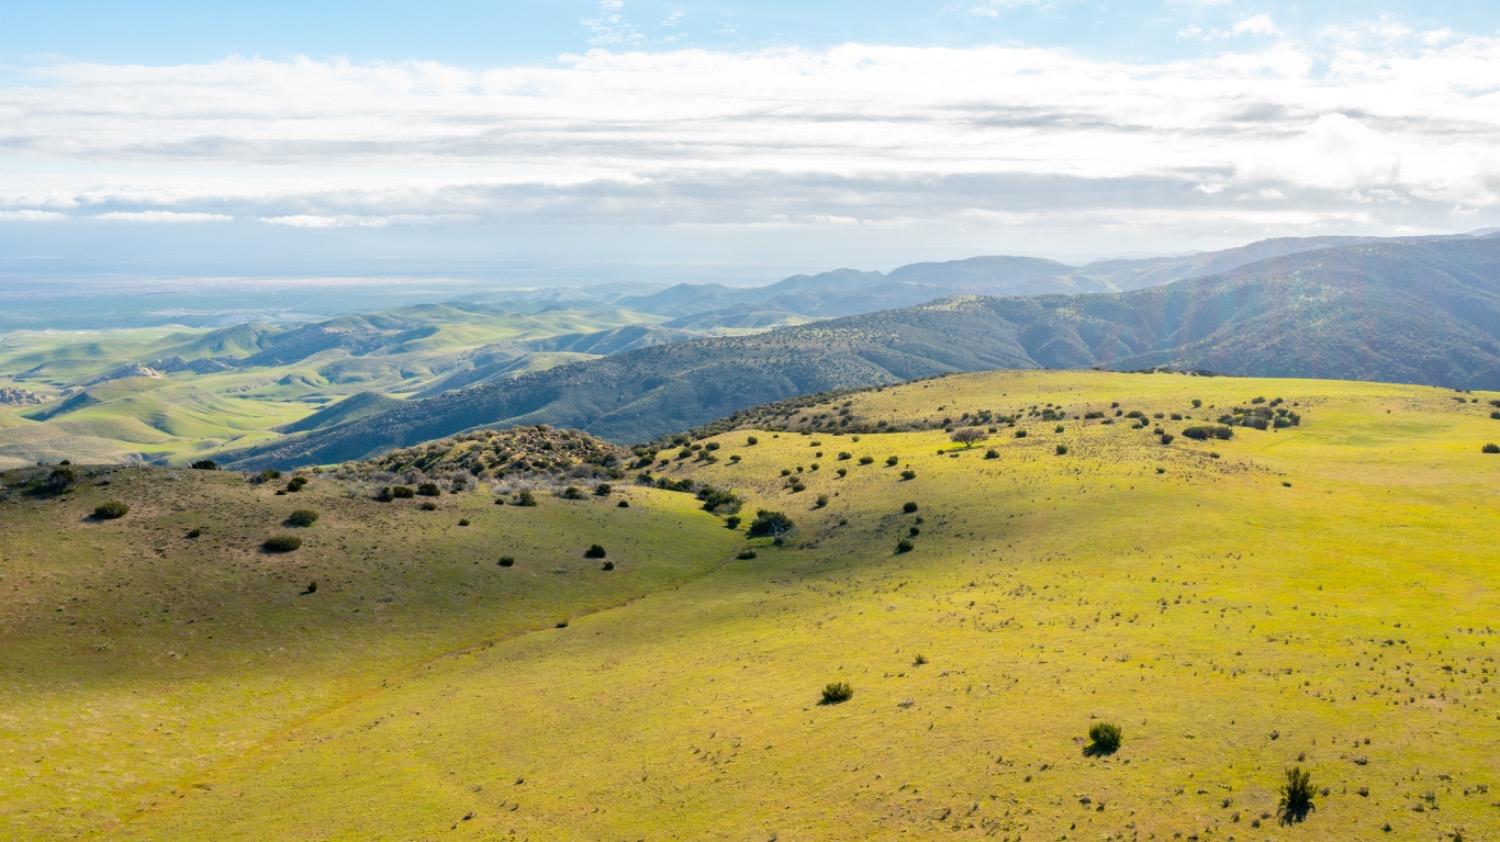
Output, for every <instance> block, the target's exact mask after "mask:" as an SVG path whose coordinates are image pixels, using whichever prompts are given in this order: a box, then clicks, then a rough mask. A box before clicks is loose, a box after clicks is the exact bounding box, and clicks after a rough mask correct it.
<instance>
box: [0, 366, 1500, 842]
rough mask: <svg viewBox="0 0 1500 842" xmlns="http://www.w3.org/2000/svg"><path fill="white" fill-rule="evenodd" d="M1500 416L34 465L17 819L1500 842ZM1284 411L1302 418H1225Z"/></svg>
mask: <svg viewBox="0 0 1500 842" xmlns="http://www.w3.org/2000/svg"><path fill="white" fill-rule="evenodd" d="M1497 399H1500V394H1491V393H1473V394H1469V393H1458V392H1453V391H1448V390H1440V389H1432V388H1426V387H1414V386H1400V385H1387V384H1374V383H1353V382H1332V381H1312V380H1264V379H1242V378H1227V377H1197V376H1188V375H1181V374H1116V373H1102V372H1045V373H1044V372H995V373H983V374H967V375H956V376H951V377H945V378H940V379H935V380H928V381H922V382H916V383H910V384H906V385H903V386H897V387H888V388H885V389H882V390H874V391H866V392H859V393H853V394H849V395H842V396H836V397H832V398H828V399H827V400H824V401H821V402H808V401H804V402H801V405H789V406H788V407H787V408H785V409H782V410H767V411H763V412H761V413H759V414H755V415H754V416H753V418H752V419H751V422H753V423H754V424H755V426H754V427H753V428H736V429H727V428H725V427H719V428H716V429H718V430H719V432H716V433H715V434H714V435H712V436H709V437H707V438H701V439H693V440H690V441H688V440H684V441H679V442H678V443H676V444H673V445H670V446H664V447H663V448H662V449H660V450H659V452H655V453H650V454H647V455H646V456H645V457H644V459H643V461H642V462H636V463H633V464H636V465H638V466H639V467H637V468H635V469H632V470H630V471H629V472H628V475H626V476H624V477H621V478H617V479H615V480H613V481H612V488H611V489H609V491H608V493H605V494H598V495H596V494H594V493H592V490H591V487H590V489H589V492H590V493H587V494H585V495H584V496H583V499H576V500H567V499H562V498H561V497H560V496H559V495H558V494H557V493H555V492H556V489H555V488H552V487H551V486H548V487H546V488H539V489H538V490H537V493H536V496H537V498H538V500H539V505H537V506H535V507H522V506H515V505H500V506H497V505H494V504H493V498H494V497H495V496H496V495H497V493H499V491H498V490H497V488H496V487H495V485H493V484H490V483H487V482H481V483H480V484H479V486H478V489H477V490H471V491H464V492H461V493H446V492H445V493H443V494H442V495H441V496H439V497H421V496H418V497H415V498H412V499H397V500H393V501H390V502H384V503H382V502H378V501H376V500H375V499H373V497H374V494H373V491H374V489H373V487H371V485H370V484H369V483H368V482H364V481H359V480H356V479H339V478H336V477H337V476H339V475H337V474H336V473H334V472H328V473H307V474H306V475H307V476H308V477H309V478H310V480H311V481H310V482H309V483H308V484H307V486H306V487H305V488H303V489H302V490H300V491H297V492H294V493H285V494H277V493H276V492H277V490H278V489H282V488H283V487H284V480H275V481H269V482H261V483H254V482H249V481H248V480H247V478H246V477H245V476H243V475H240V474H231V473H228V472H213V471H191V470H178V469H164V468H111V469H101V468H78V469H77V473H78V480H77V482H76V484H75V485H74V487H72V488H71V490H69V491H67V492H65V493H60V494H56V495H50V496H49V495H33V494H27V493H24V492H23V491H22V490H21V489H20V488H19V487H18V486H19V485H20V483H21V481H22V480H23V479H24V476H23V474H25V472H13V473H11V474H8V475H6V477H7V480H6V481H7V483H8V484H9V486H10V490H9V491H7V492H6V495H5V499H4V501H3V502H0V642H3V646H0V675H4V677H5V680H4V681H3V682H0V837H5V838H15V839H33V838H35V839H41V838H69V837H83V838H118V839H163V840H166V839H173V840H176V839H214V840H230V839H272V838H286V839H350V840H355V839H358V840H365V839H402V840H404V839H512V838H514V839H532V840H559V839H648V840H650V839H733V840H741V839H759V840H766V839H778V840H802V839H896V838H905V839H922V838H945V839H948V838H951V839H969V838H973V839H988V838H993V839H1009V840H1014V839H1038V840H1041V839H1122V840H1123V839H1130V840H1136V839H1141V840H1145V839H1160V840H1168V839H1193V838H1196V839H1200V840H1210V839H1225V840H1227V839H1243V840H1250V839H1300V840H1326V839H1422V840H1438V839H1453V838H1462V839H1494V838H1500V662H1497V656H1500V540H1497V529H1500V454H1487V453H1484V452H1482V448H1483V446H1484V445H1485V444H1486V443H1489V442H1497V441H1500V420H1495V419H1493V418H1492V417H1491V413H1493V412H1494V411H1495V410H1496V408H1497V406H1492V401H1496V400H1497ZM1235 409H1239V410H1241V413H1240V414H1239V415H1236V414H1235V412H1234V410H1235ZM1245 413H1250V414H1251V415H1252V416H1253V415H1254V414H1255V413H1270V414H1269V416H1266V417H1270V418H1282V419H1284V422H1283V423H1286V424H1287V425H1286V426H1283V427H1280V428H1277V427H1275V426H1269V427H1268V429H1265V430H1259V429H1255V428H1253V427H1246V426H1234V427H1232V428H1231V432H1232V437H1230V438H1228V439H1216V438H1212V437H1210V438H1208V439H1207V440H1202V441H1200V440H1195V439H1192V438H1189V437H1188V436H1186V435H1184V434H1183V432H1184V430H1186V429H1188V428H1190V427H1194V426H1199V425H1210V426H1217V424H1218V421H1217V419H1218V418H1219V417H1220V416H1221V415H1228V416H1230V417H1231V418H1236V417H1244V414H1245ZM1293 416H1295V418H1296V423H1291V422H1290V421H1289V420H1287V419H1291V418H1292V417H1293ZM963 429H977V430H979V431H980V432H979V433H976V434H975V435H976V436H981V437H982V440H979V441H977V442H975V443H972V444H971V445H969V446H966V445H963V444H957V443H955V442H954V441H953V440H952V432H954V431H958V430H963ZM1158 429H1159V430H1160V431H1161V433H1166V434H1169V435H1170V436H1171V437H1172V438H1170V440H1168V439H1166V438H1165V437H1164V436H1162V435H1161V434H1160V433H1158V432H1157V431H1158ZM856 430H857V431H858V432H855V431H856ZM1023 431H1024V433H1025V435H1024V436H1021V435H1019V433H1021V432H1023ZM752 440H753V441H754V443H753V444H752V443H751V442H752ZM991 454H993V455H991ZM638 455H639V454H638ZM891 457H894V459H891ZM646 462H649V466H647V465H646V464H644V463H646ZM888 463H889V464H888ZM642 468H644V469H645V471H648V472H649V474H650V476H651V477H652V478H653V479H655V480H662V479H666V480H670V481H672V482H673V483H678V482H681V481H683V480H691V481H692V483H693V484H694V488H695V489H697V488H701V487H702V486H703V485H705V484H706V485H709V486H712V487H713V488H717V489H723V490H728V491H732V492H734V493H735V494H736V495H738V496H739V497H741V498H743V501H744V502H743V507H742V509H741V510H740V512H739V517H740V518H741V519H742V521H741V522H740V523H739V524H738V525H737V526H735V527H734V528H728V526H727V524H726V521H725V519H724V517H723V514H725V512H721V513H720V515H717V516H716V515H715V514H712V513H709V512H705V511H703V510H702V503H701V502H700V500H699V499H698V498H697V497H695V496H694V494H692V493H683V492H681V491H674V490H664V489H661V488H658V487H647V486H646V485H644V484H643V483H642V482H641V481H639V479H638V474H640V473H641V472H642ZM32 473H33V474H34V473H35V471H33V472H32ZM562 482H563V481H562V480H559V481H558V483H557V484H558V485H560V484H561V483H562ZM105 483H107V484H105ZM504 490H505V491H511V490H513V489H508V488H507V489H504ZM107 500H119V501H121V502H123V503H126V504H128V506H129V511H128V513H127V514H125V516H124V517H121V518H118V519H112V520H99V519H95V518H91V517H90V516H89V515H90V513H91V512H92V511H93V510H94V508H95V507H96V506H98V505H99V504H101V503H102V502H104V501H107ZM622 500H624V501H627V502H628V504H629V505H628V507H621V506H620V502H621V501H622ZM423 504H431V506H432V508H431V510H427V509H424V506H423ZM908 504H912V505H908ZM301 508H307V509H311V510H315V511H316V512H317V513H318V514H319V517H318V519H317V521H316V523H314V524H313V525H312V526H310V527H305V528H297V527H288V526H284V525H283V524H282V520H283V519H284V518H286V517H287V516H288V515H289V514H290V513H291V511H293V510H295V509H301ZM761 509H765V510H773V511H779V512H783V513H785V514H786V515H787V516H789V517H790V518H791V520H792V521H793V522H794V523H795V527H796V528H795V529H794V530H793V531H792V532H791V533H789V534H788V535H787V536H786V537H785V540H784V542H783V545H781V546H776V545H773V543H772V542H771V540H770V539H768V538H763V537H762V538H750V537H749V536H748V535H747V527H748V526H749V525H750V523H751V522H752V521H753V520H754V518H755V513H756V512H757V511H758V510H761ZM465 521H466V522H467V524H468V525H460V524H461V523H463V522H465ZM195 529H198V530H201V532H199V533H198V534H197V537H188V536H189V535H190V534H192V531H193V530H195ZM284 533H288V534H289V533H295V534H297V535H299V536H300V537H302V538H303V544H302V546H301V547H300V548H299V549H297V550H296V551H294V552H289V553H280V554H273V553H266V552H263V551H262V550H260V548H259V547H260V543H261V542H262V541H263V540H264V539H265V538H267V537H268V536H270V535H276V534H284ZM903 540H905V541H906V542H908V545H907V546H909V548H908V549H904V551H903V547H900V546H898V544H899V542H901V541H903ZM594 543H598V544H600V545H602V546H603V547H604V548H605V550H606V551H607V556H606V557H605V561H606V562H609V563H611V564H612V565H613V569H610V570H605V569H604V566H605V565H604V564H602V563H601V561H600V560H599V559H597V558H586V557H585V551H586V550H587V549H588V548H589V546H590V545H591V544H594ZM746 549H750V550H753V555H754V557H753V558H746V557H741V556H747V555H750V553H746V552H743V551H744V550H746ZM501 556H509V557H512V558H513V559H514V563H513V564H512V565H511V566H509V567H501V566H500V565H499V564H497V561H498V559H499V558H500V557H501ZM313 582H316V584H317V587H316V588H315V589H312V588H310V587H309V586H310V585H311V584H312V583H313ZM308 590H312V591H313V592H311V593H304V592H305V591H308ZM833 682H846V683H847V684H848V685H849V686H850V687H851V688H852V691H853V695H852V697H850V698H849V699H848V700H846V701H842V702H840V703H836V704H820V694H821V693H822V691H823V689H824V687H825V685H827V684H829V683H833ZM1098 723H1113V724H1116V725H1118V726H1119V727H1120V729H1121V731H1122V734H1123V739H1122V742H1121V744H1120V746H1119V747H1118V749H1117V750H1115V751H1114V752H1112V753H1101V752H1098V751H1090V750H1089V749H1090V743H1089V741H1088V733H1089V730H1090V728H1091V726H1093V725H1095V724H1098ZM1292 767H1300V768H1302V769H1303V770H1306V771H1307V772H1309V773H1310V775H1311V781H1312V785H1313V789H1314V792H1313V802H1314V809H1313V810H1312V811H1311V812H1309V813H1308V814H1307V815H1306V816H1305V818H1304V819H1303V820H1302V821H1299V822H1293V823H1290V824H1283V823H1281V821H1280V817H1279V810H1278V803H1277V802H1278V787H1279V786H1280V785H1281V784H1282V782H1283V780H1284V778H1285V773H1286V770H1287V769H1289V768H1292Z"/></svg>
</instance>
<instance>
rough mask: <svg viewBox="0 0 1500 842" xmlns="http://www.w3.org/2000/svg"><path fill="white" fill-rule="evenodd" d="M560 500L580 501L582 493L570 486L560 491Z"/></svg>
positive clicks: (575, 487) (576, 487)
mask: <svg viewBox="0 0 1500 842" xmlns="http://www.w3.org/2000/svg"><path fill="white" fill-rule="evenodd" d="M562 498H563V499H564V500H582V499H583V491H581V490H580V489H579V488H578V486H576V485H570V486H568V487H567V488H564V489H563V490H562Z"/></svg>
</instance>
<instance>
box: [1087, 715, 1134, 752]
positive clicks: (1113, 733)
mask: <svg viewBox="0 0 1500 842" xmlns="http://www.w3.org/2000/svg"><path fill="white" fill-rule="evenodd" d="M1124 739H1125V732H1124V731H1122V730H1120V726H1118V725H1116V724H1114V723H1113V722H1095V723H1094V724H1093V725H1091V726H1089V744H1088V745H1087V746H1085V747H1084V749H1083V753H1084V754H1086V755H1088V756H1089V757H1102V756H1104V755H1106V754H1114V753H1115V752H1117V751H1119V750H1120V743H1121V742H1123V741H1124Z"/></svg>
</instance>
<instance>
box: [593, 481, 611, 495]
mask: <svg viewBox="0 0 1500 842" xmlns="http://www.w3.org/2000/svg"><path fill="white" fill-rule="evenodd" d="M612 491H614V488H613V487H612V486H610V484H609V483H607V482H601V483H599V484H598V485H596V486H594V496H595V497H608V496H609V495H610V492H612Z"/></svg>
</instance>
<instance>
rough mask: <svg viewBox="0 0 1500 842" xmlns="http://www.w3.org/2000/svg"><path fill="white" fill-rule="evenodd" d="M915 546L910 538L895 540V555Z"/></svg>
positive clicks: (906, 551) (907, 551) (908, 550)
mask: <svg viewBox="0 0 1500 842" xmlns="http://www.w3.org/2000/svg"><path fill="white" fill-rule="evenodd" d="M916 548H917V545H916V544H913V543H912V542H911V539H910V538H902V539H901V540H900V541H897V542H896V554H897V555H900V554H901V553H909V552H911V551H912V550H914V549H916Z"/></svg>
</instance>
